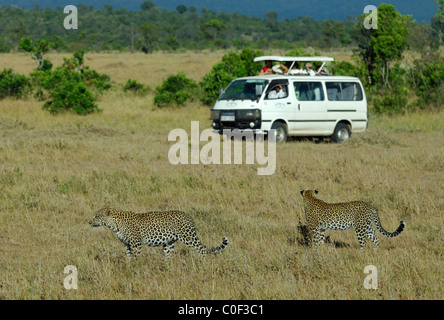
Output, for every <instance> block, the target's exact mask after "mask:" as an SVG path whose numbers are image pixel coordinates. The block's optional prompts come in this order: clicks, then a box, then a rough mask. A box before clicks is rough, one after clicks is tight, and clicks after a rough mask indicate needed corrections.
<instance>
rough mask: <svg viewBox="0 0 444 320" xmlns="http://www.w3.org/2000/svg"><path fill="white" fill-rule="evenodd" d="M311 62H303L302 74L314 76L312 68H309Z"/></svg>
mask: <svg viewBox="0 0 444 320" xmlns="http://www.w3.org/2000/svg"><path fill="white" fill-rule="evenodd" d="M311 67H312V66H311V63H310V62H308V63H307V64H305V70H302V72H303V73H302V74H308V75H309V76H315V75H316V72H314V71H313V70H312V69H311Z"/></svg>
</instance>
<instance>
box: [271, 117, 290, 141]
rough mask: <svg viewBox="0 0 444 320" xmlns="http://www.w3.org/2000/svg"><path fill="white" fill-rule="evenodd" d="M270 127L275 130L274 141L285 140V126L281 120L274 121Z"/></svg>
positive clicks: (286, 136)
mask: <svg viewBox="0 0 444 320" xmlns="http://www.w3.org/2000/svg"><path fill="white" fill-rule="evenodd" d="M271 129H274V130H276V143H282V142H287V138H288V135H287V126H286V125H285V124H284V123H282V122H275V123H273V125H272V126H271Z"/></svg>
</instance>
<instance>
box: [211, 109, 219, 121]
mask: <svg viewBox="0 0 444 320" xmlns="http://www.w3.org/2000/svg"><path fill="white" fill-rule="evenodd" d="M219 119H220V110H210V120H219Z"/></svg>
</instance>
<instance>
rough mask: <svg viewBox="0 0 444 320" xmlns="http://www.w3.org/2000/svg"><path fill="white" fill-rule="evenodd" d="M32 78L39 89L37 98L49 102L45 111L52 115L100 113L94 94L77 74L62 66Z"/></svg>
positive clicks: (44, 107)
mask: <svg viewBox="0 0 444 320" xmlns="http://www.w3.org/2000/svg"><path fill="white" fill-rule="evenodd" d="M31 77H32V81H33V83H34V85H35V86H36V87H37V88H38V89H37V93H36V97H37V98H39V99H41V100H47V101H46V102H45V104H44V105H43V109H44V110H48V111H49V112H50V113H52V114H57V113H60V112H62V111H73V112H75V113H77V114H81V115H85V114H89V113H91V112H94V111H100V109H99V108H98V107H97V105H96V104H95V98H94V96H93V94H92V93H91V91H90V90H89V89H88V87H87V85H86V83H85V82H84V81H83V79H82V77H81V75H80V74H78V73H77V72H74V71H71V70H69V69H67V68H66V67H63V66H60V67H57V68H56V69H55V70H54V71H51V70H47V71H35V72H33V73H31Z"/></svg>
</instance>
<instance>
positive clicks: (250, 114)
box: [236, 109, 261, 120]
mask: <svg viewBox="0 0 444 320" xmlns="http://www.w3.org/2000/svg"><path fill="white" fill-rule="evenodd" d="M236 118H237V119H240V120H260V119H261V111H260V110H259V109H253V110H238V111H237V117H236Z"/></svg>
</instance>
